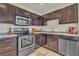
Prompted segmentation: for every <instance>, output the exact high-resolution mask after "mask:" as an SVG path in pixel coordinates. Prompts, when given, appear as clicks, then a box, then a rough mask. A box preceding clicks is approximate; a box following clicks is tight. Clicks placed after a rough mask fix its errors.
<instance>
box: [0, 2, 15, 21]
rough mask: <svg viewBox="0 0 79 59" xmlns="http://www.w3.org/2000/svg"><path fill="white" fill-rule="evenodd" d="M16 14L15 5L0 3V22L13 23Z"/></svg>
mask: <svg viewBox="0 0 79 59" xmlns="http://www.w3.org/2000/svg"><path fill="white" fill-rule="evenodd" d="M14 15H15V8H14V6H12V5H10V4H7V3H0V23H13V20H14V18H15V17H14Z"/></svg>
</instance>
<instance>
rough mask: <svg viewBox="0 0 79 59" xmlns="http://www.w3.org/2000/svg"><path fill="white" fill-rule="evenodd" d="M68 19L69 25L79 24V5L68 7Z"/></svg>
mask: <svg viewBox="0 0 79 59" xmlns="http://www.w3.org/2000/svg"><path fill="white" fill-rule="evenodd" d="M67 19H68V21H67V22H68V23H73V22H74V23H75V22H78V5H77V4H74V5H71V6H69V7H67Z"/></svg>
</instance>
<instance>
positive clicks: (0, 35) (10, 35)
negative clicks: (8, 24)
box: [0, 34, 17, 38]
mask: <svg viewBox="0 0 79 59" xmlns="http://www.w3.org/2000/svg"><path fill="white" fill-rule="evenodd" d="M16 36H17V35H15V34H0V38H6V37H16Z"/></svg>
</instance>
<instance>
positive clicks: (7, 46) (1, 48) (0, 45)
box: [0, 37, 17, 55]
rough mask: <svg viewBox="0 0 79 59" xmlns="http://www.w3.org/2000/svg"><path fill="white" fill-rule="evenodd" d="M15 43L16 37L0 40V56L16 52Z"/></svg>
mask: <svg viewBox="0 0 79 59" xmlns="http://www.w3.org/2000/svg"><path fill="white" fill-rule="evenodd" d="M16 42H17V41H16V37H11V38H3V39H0V55H2V54H3V53H7V52H10V51H12V50H17V48H16V47H17V45H16Z"/></svg>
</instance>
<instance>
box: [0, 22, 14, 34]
mask: <svg viewBox="0 0 79 59" xmlns="http://www.w3.org/2000/svg"><path fill="white" fill-rule="evenodd" d="M12 26H13V24H4V23H0V33H7V32H8V31H9V28H10V27H12Z"/></svg>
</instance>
